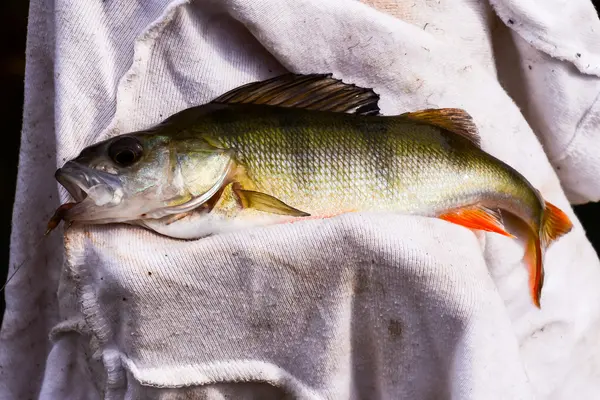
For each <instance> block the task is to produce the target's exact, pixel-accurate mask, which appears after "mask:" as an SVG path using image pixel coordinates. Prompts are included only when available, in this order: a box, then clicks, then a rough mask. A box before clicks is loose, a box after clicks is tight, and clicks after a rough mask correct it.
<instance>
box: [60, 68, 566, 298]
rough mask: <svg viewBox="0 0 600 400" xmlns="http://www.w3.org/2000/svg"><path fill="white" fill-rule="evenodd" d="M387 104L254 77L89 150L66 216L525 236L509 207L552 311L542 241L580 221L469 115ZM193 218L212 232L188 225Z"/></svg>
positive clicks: (306, 83)
mask: <svg viewBox="0 0 600 400" xmlns="http://www.w3.org/2000/svg"><path fill="white" fill-rule="evenodd" d="M377 101H378V96H377V95H376V94H375V93H374V92H373V91H372V90H369V89H364V88H360V87H357V86H354V85H347V84H344V83H342V82H340V81H338V80H335V79H332V78H330V77H329V76H324V75H308V76H302V75H291V74H290V75H285V76H283V77H277V78H274V79H271V80H268V81H264V82H256V83H252V84H249V85H245V86H242V87H240V88H237V89H235V90H232V91H230V92H227V93H226V94H224V95H222V96H220V97H219V98H217V99H215V100H213V101H212V102H211V103H208V104H205V105H202V106H197V107H192V108H189V109H186V110H183V111H181V112H179V113H177V114H175V115H173V116H171V117H169V118H168V119H167V120H165V121H163V122H162V123H161V124H159V125H157V126H155V127H152V128H150V129H148V130H145V131H142V132H133V133H128V134H124V135H121V136H118V137H115V138H111V139H108V140H106V141H103V142H101V143H98V144H95V145H93V146H90V147H88V148H86V149H84V150H83V151H82V153H81V154H80V155H79V156H78V157H77V158H76V159H74V160H71V161H69V162H68V163H67V164H65V166H64V167H63V168H61V169H59V170H58V171H57V174H56V177H57V179H58V180H59V182H61V183H62V184H63V185H64V186H65V187H66V188H67V189H68V190H69V192H70V193H71V194H72V195H73V197H74V198H75V199H76V200H77V201H78V202H77V204H74V205H73V204H71V205H69V206H63V207H62V208H61V209H60V210H61V211H60V215H59V216H58V217H57V218H59V219H60V218H64V219H65V220H67V221H70V222H82V223H110V222H126V223H132V224H137V225H141V226H145V227H147V228H149V229H152V230H155V231H157V232H159V233H162V234H165V235H168V236H173V237H179V238H195V237H201V236H204V235H206V234H214V233H218V232H220V231H223V230H226V229H227V228H224V227H225V226H229V227H231V226H238V225H239V226H242V225H243V224H244V221H251V222H250V224H257V223H258V224H261V223H277V222H279V223H281V222H288V221H296V220H301V219H303V218H325V217H331V216H335V215H338V214H342V213H346V212H353V211H362V212H395V213H403V214H413V215H423V216H429V217H437V218H442V219H444V220H447V221H450V222H452V223H456V224H459V225H462V226H465V227H467V228H471V229H480V230H485V231H490V232H496V233H499V234H503V235H507V236H512V235H511V234H510V233H508V232H507V231H506V228H505V227H504V225H503V223H502V213H508V214H510V215H514V216H516V217H517V218H518V219H519V220H520V221H521V222H522V223H523V224H524V226H526V227H527V229H528V230H529V232H530V235H529V237H528V238H527V250H526V258H527V263H528V265H529V268H530V290H531V295H532V297H533V301H534V303H535V304H536V305H537V306H539V299H540V293H541V288H542V284H543V269H542V253H541V252H542V248H545V247H547V246H548V245H549V244H550V242H552V241H553V240H556V239H557V238H558V237H560V236H561V235H563V234H565V233H567V232H568V231H569V230H570V229H571V227H572V225H571V222H570V221H569V219H568V217H567V216H566V215H565V214H564V213H563V212H562V211H560V210H559V209H558V208H556V207H555V206H553V205H552V204H550V203H548V202H546V201H544V199H543V198H542V196H541V194H540V193H539V192H538V191H537V190H536V189H535V188H533V187H532V186H531V184H530V183H529V182H528V181H527V180H526V179H525V177H523V176H522V175H521V174H520V173H518V172H517V171H516V170H515V169H513V168H511V167H510V166H509V165H507V164H505V163H504V162H502V161H500V160H498V159H497V158H495V157H493V156H491V155H490V154H488V153H486V152H485V151H483V150H482V149H481V147H480V146H479V137H478V134H477V129H476V127H475V125H474V123H473V121H472V119H471V118H470V116H469V115H468V114H467V113H466V112H464V111H462V110H459V109H438V110H423V111H417V112H411V113H406V114H402V115H397V116H382V115H379V113H378V107H377ZM186 220H188V222H190V223H193V224H196V225H197V226H199V227H200V229H195V228H194V229H191V230H189V229H188V228H185V229H184V228H180V227H181V226H185V224H182V222H184V221H186ZM56 221H57V220H56V219H54V222H53V224H54V225H55V224H56ZM188 226H189V224H188Z"/></svg>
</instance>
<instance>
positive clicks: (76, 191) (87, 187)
mask: <svg viewBox="0 0 600 400" xmlns="http://www.w3.org/2000/svg"><path fill="white" fill-rule="evenodd" d="M104 175H106V174H103V173H102V172H100V171H97V170H95V169H92V168H89V167H86V166H85V165H80V164H79V163H77V162H72V161H69V162H67V163H66V164H65V165H64V166H63V167H62V168H60V169H58V170H57V171H56V173H55V174H54V177H55V178H56V180H57V181H58V182H59V183H60V184H61V185H62V186H63V187H64V188H65V189H67V191H68V192H69V194H70V195H71V196H72V197H73V199H75V201H76V202H82V201H83V200H85V199H86V198H87V197H88V196H90V197H91V198H92V200H94V202H96V203H97V205H102V204H106V203H107V202H110V200H112V198H113V194H114V191H113V190H114V187H116V186H115V185H116V184H117V183H116V182H112V181H113V180H115V179H117V180H118V178H116V177H112V176H104ZM109 182H110V183H109ZM111 183H112V184H111Z"/></svg>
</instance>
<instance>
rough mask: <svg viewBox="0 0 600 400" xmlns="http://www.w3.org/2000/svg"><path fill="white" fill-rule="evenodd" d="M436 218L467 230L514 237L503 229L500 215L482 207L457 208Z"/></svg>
mask: <svg viewBox="0 0 600 400" xmlns="http://www.w3.org/2000/svg"><path fill="white" fill-rule="evenodd" d="M438 218H440V219H443V220H445V221H448V222H452V223H454V224H458V225H462V226H464V227H466V228H469V229H478V230H482V231H488V232H496V233H499V234H501V235H504V236H508V237H511V238H514V236H513V235H511V234H510V233H508V232H507V231H506V229H505V228H504V224H503V223H502V217H501V215H500V213H499V212H497V211H494V210H491V209H489V208H486V207H483V206H475V207H470V208H459V209H457V210H453V211H451V212H447V213H444V214H442V215H440V216H439V217H438Z"/></svg>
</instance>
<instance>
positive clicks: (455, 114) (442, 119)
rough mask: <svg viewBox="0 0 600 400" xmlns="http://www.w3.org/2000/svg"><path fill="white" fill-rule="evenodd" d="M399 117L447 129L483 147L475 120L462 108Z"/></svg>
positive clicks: (410, 113) (432, 110)
mask: <svg viewBox="0 0 600 400" xmlns="http://www.w3.org/2000/svg"><path fill="white" fill-rule="evenodd" d="M398 117H399V118H407V119H410V120H412V121H419V122H423V123H426V124H430V125H433V126H437V127H438V128H442V129H446V130H448V131H450V132H452V133H456V134H457V135H460V136H462V137H464V138H465V139H468V140H470V141H471V142H472V143H474V144H475V145H477V146H478V147H479V146H480V145H481V138H480V137H479V132H478V131H477V126H476V125H475V123H474V122H473V118H472V117H471V116H470V115H469V114H468V113H467V112H466V111H465V110H461V109H460V108H438V109H435V108H431V109H427V110H421V111H415V112H409V113H404V114H400V115H399V116H398Z"/></svg>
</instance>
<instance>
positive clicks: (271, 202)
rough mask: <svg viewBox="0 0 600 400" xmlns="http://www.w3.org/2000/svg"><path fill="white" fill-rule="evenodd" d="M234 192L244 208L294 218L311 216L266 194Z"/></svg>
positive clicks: (248, 191)
mask: <svg viewBox="0 0 600 400" xmlns="http://www.w3.org/2000/svg"><path fill="white" fill-rule="evenodd" d="M233 191H234V193H235V194H236V195H237V196H238V198H239V200H240V204H241V205H242V207H244V208H254V209H255V210H259V211H264V212H268V213H272V214H279V215H291V216H293V217H307V216H309V215H310V214H308V213H305V212H304V211H300V210H297V209H295V208H293V207H290V206H288V205H287V204H285V203H284V202H283V201H281V200H279V199H277V198H275V197H273V196H269V195H268V194H265V193H261V192H255V191H253V190H244V189H240V188H235V187H234V189H233Z"/></svg>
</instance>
